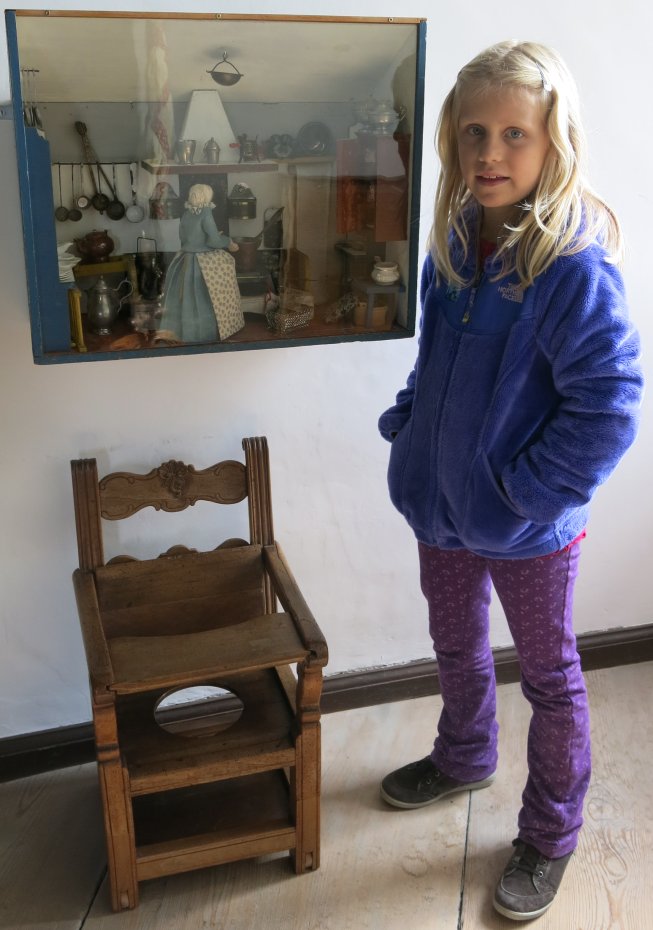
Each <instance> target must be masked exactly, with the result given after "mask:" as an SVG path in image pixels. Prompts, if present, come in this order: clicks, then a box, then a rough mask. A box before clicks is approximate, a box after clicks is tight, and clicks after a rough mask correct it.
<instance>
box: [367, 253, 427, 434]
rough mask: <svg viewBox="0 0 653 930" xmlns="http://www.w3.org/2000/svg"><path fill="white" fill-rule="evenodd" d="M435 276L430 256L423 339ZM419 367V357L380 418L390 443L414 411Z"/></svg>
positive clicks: (424, 270) (424, 277)
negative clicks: (430, 289) (428, 292)
mask: <svg viewBox="0 0 653 930" xmlns="http://www.w3.org/2000/svg"><path fill="white" fill-rule="evenodd" d="M434 276H435V267H434V265H433V259H432V258H431V256H430V255H429V256H428V257H427V259H426V261H425V262H424V266H423V268H422V278H421V283H420V304H421V307H422V321H421V324H420V326H421V328H422V335H421V336H420V342H421V339H422V338H423V336H424V332H423V326H424V298H425V296H426V292H427V290H428V289H429V285H430V284H431V281H432V280H433V277H434ZM418 366H419V356H418V359H417V362H416V363H415V367H414V368H413V370H412V371H411V373H410V374H409V375H408V380H407V381H406V387H404V388H402V389H401V390H400V391H399V393H398V394H397V397H396V399H395V403H394V404H393V405H392V407H390V408H388V410H386V411H385V413H382V414H381V416H380V417H379V432H380V433H381V435H382V436H383V438H384V439H387V440H388V442H392V440H393V439H394V438H395V436H396V435H397V433H398V432H399V430H400V429H401V428H402V427H403V426H405V425H406V423H407V422H408V420H409V419H410V415H411V413H412V409H413V398H414V396H415V382H416V381H417V370H418Z"/></svg>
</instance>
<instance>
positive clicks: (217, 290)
mask: <svg viewBox="0 0 653 930" xmlns="http://www.w3.org/2000/svg"><path fill="white" fill-rule="evenodd" d="M212 200H213V189H212V188H211V187H210V185H208V184H194V185H193V186H192V187H191V188H190V191H189V192H188V200H187V201H186V204H185V209H184V213H183V216H182V217H181V220H180V221H179V239H180V243H181V248H180V250H179V252H177V254H176V255H175V257H174V258H173V260H172V262H171V263H170V267H169V269H168V274H167V276H166V284H165V294H164V301H163V314H162V316H161V320H160V324H159V329H160V330H165V331H166V332H167V333H170V334H174V338H175V339H177V340H179V341H180V342H216V341H218V340H222V339H227V338H228V337H229V336H231V335H233V334H234V333H236V332H238V330H240V329H242V327H243V326H244V325H245V320H244V317H243V313H242V309H241V303H240V291H239V289H238V281H237V279H236V269H235V262H234V258H233V256H232V255H231V254H230V253H231V252H237V251H238V245H237V244H236V243H235V242H234V241H233V240H232V239H231V238H230V237H229V236H225V235H224V234H223V233H221V232H219V231H218V228H217V226H216V225H215V220H214V219H213V209H214V206H215V204H214V203H213V202H212Z"/></svg>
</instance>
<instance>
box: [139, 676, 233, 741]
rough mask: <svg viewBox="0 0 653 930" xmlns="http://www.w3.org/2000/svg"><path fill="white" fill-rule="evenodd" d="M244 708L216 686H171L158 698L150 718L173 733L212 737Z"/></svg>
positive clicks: (228, 724) (231, 721)
mask: <svg viewBox="0 0 653 930" xmlns="http://www.w3.org/2000/svg"><path fill="white" fill-rule="evenodd" d="M244 709H245V707H244V704H243V702H242V701H241V700H240V698H239V697H238V695H236V694H234V693H233V691H229V690H228V689H227V688H221V687H219V686H217V685H194V686H193V687H192V688H175V689H174V690H172V691H168V692H167V693H166V694H164V695H163V697H161V698H160V699H159V700H158V701H157V704H156V707H155V708H154V719H155V720H156V722H157V723H158V725H159V726H160V727H161V729H163V730H165V731H166V732H167V733H172V734H173V735H174V736H190V737H201V736H213V735H214V734H215V733H220V732H222V731H223V730H227V729H229V727H231V726H233V725H234V723H236V722H237V721H238V720H239V719H240V716H241V714H242V712H243V710H244Z"/></svg>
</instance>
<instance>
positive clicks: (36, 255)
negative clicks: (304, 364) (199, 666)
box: [5, 10, 426, 364]
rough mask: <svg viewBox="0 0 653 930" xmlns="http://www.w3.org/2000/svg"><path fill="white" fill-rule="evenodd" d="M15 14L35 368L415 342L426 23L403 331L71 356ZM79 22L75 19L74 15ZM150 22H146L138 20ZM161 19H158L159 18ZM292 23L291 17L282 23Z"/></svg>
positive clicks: (10, 28) (41, 150)
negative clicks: (27, 112)
mask: <svg viewBox="0 0 653 930" xmlns="http://www.w3.org/2000/svg"><path fill="white" fill-rule="evenodd" d="M16 14H17V11H16V10H6V11H5V23H6V31H7V49H8V60H9V75H10V84H11V96H12V104H13V118H14V132H15V138H16V154H17V160H18V183H19V191H20V203H21V214H22V226H23V243H24V251H25V270H26V277H27V292H28V300H29V309H30V322H31V331H32V352H33V356H34V361H35V362H36V363H37V364H61V363H71V362H91V361H103V360H116V359H128V358H151V357H157V356H158V357H160V356H162V355H165V356H169V355H199V354H202V355H205V354H207V353H213V352H239V351H244V350H250V349H272V348H288V347H298V346H304V345H328V344H337V343H341V342H369V341H379V340H388V339H405V338H411V337H412V336H414V334H415V321H416V315H417V301H418V274H419V268H418V261H419V255H418V250H419V236H418V234H417V230H418V229H419V218H420V187H421V166H422V135H423V108H424V75H425V66H426V21H425V20H419V21H416V22H415V26H416V30H417V41H416V60H415V116H414V139H413V146H412V161H411V178H412V189H411V199H410V205H409V217H408V225H409V230H411V234H410V236H409V257H408V266H409V269H408V271H409V273H408V281H407V312H408V319H407V326H406V328H405V329H404V330H402V331H400V332H397V331H392V332H383V331H380V332H374V333H361V334H334V335H333V336H315V337H308V338H306V337H305V338H301V337H298V336H295V337H293V336H288V337H287V338H275V339H272V340H269V341H267V340H266V341H261V342H242V343H205V344H201V345H183V346H166V347H165V348H147V349H130V350H125V351H110V352H92V353H80V352H77V351H76V350H75V349H74V347H73V346H72V345H71V333H70V320H69V311H68V289H69V288H68V285H66V284H62V283H61V282H60V281H59V265H58V260H57V242H56V234H55V230H54V226H53V222H52V204H53V202H54V196H53V194H54V192H53V187H52V175H51V158H50V146H49V143H48V142H47V140H46V139H44V138H42V137H41V136H40V135H39V133H38V130H37V129H36V128H34V127H30V126H26V125H25V121H24V120H23V119H22V112H23V98H22V93H21V80H20V61H19V55H18V36H17V28H16ZM80 15H83V14H82V12H81V11H80ZM145 15H152V14H145ZM161 15H162V16H165V14H161ZM289 18H292V17H289Z"/></svg>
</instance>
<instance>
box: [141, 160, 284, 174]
mask: <svg viewBox="0 0 653 930" xmlns="http://www.w3.org/2000/svg"><path fill="white" fill-rule="evenodd" d="M141 165H142V166H143V168H144V169H145V170H146V171H148V172H149V173H150V174H201V175H206V174H238V173H244V172H250V171H256V172H258V171H278V170H279V163H278V162H276V161H243V162H230V163H218V164H217V165H212V164H208V162H207V163H206V164H204V163H203V162H197V163H195V164H192V165H180V164H179V163H178V162H174V161H173V162H166V163H164V164H155V163H154V162H151V161H142V162H141Z"/></svg>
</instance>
